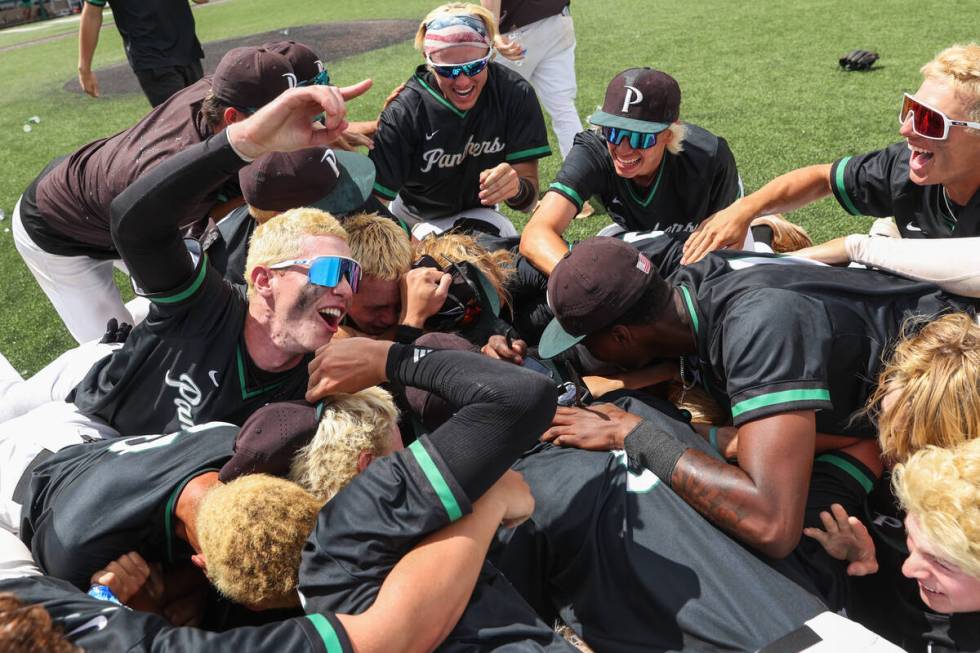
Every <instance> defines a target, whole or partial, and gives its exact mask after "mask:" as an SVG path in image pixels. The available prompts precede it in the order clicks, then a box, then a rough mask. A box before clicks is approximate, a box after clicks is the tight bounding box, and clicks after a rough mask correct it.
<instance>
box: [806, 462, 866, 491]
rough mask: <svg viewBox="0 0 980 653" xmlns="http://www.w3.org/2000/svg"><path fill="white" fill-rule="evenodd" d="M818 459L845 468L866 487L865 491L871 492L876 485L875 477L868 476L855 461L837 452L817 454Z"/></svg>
mask: <svg viewBox="0 0 980 653" xmlns="http://www.w3.org/2000/svg"><path fill="white" fill-rule="evenodd" d="M817 461H819V462H824V463H829V464H831V465H833V466H834V467H839V468H840V469H842V470H844V471H845V472H846V473H847V474H848V475H850V476H853V477H854V480H855V481H857V482H858V483H859V484H860V485H861V487H863V488H864V491H865V492H868V493H870V492H871V488H873V487H874V479H872V478H868V475H867V474H865V473H864V472H863V471H861V469H860V468H858V467H857V465H855V464H854V463H852V462H851V461H849V460H847V459H846V458H842V457H840V456H838V455H836V454H832V453H825V454H823V455H821V456H817Z"/></svg>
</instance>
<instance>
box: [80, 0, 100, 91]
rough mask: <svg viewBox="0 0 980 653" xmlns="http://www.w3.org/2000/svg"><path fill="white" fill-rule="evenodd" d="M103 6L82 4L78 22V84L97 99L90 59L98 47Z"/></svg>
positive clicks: (96, 87)
mask: <svg viewBox="0 0 980 653" xmlns="http://www.w3.org/2000/svg"><path fill="white" fill-rule="evenodd" d="M104 7H105V5H104V4H102V5H97V4H92V3H89V2H83V3H82V15H81V16H80V17H79V21H78V83H79V84H81V85H82V90H83V91H85V93H87V94H88V95H91V96H92V97H99V82H98V80H97V79H96V78H95V73H93V72H92V57H93V56H94V55H95V48H96V47H97V46H98V45H99V30H101V29H102V10H103V8H104Z"/></svg>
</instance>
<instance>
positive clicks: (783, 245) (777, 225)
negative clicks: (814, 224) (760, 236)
mask: <svg viewBox="0 0 980 653" xmlns="http://www.w3.org/2000/svg"><path fill="white" fill-rule="evenodd" d="M756 225H766V226H767V227H769V228H770V229H772V251H774V252H776V253H777V254H783V253H784V252H795V251H796V250H798V249H804V248H806V247H812V246H813V240H812V239H811V238H810V234H808V233H807V232H806V229H804V228H803V227H801V226H800V225H798V224H793V223H792V222H790V221H789V220H787V219H786V218H784V217H783V216H782V214H780V213H773V214H771V215H761V216H759V217H758V218H756V219H755V220H753V221H752V223H751V224H750V225H749V226H750V227H754V226H756Z"/></svg>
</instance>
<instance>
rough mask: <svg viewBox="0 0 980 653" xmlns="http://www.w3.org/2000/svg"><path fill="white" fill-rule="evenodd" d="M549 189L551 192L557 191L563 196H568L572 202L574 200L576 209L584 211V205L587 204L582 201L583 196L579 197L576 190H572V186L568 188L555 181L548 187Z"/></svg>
mask: <svg viewBox="0 0 980 653" xmlns="http://www.w3.org/2000/svg"><path fill="white" fill-rule="evenodd" d="M548 188H549V189H550V190H554V191H557V192H559V193H561V194H562V195H565V196H567V197H568V199H570V200H572V202H574V204H575V208H577V209H578V210H579V211H581V210H582V205H583V204H585V202H584V201H583V200H582V196H581V195H579V194H578V193H577V192H576V190H575V189H574V188H572V187H571V186H566V185H565V184H563V183H561V182H557V181H553V182H551V185H550V186H548Z"/></svg>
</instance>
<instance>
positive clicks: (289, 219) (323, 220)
mask: <svg viewBox="0 0 980 653" xmlns="http://www.w3.org/2000/svg"><path fill="white" fill-rule="evenodd" d="M307 236H334V237H335V238H339V239H341V240H343V241H344V242H347V232H346V231H344V228H343V227H341V226H340V223H339V222H337V218H335V217H333V216H332V215H330V214H329V213H327V212H326V211H321V210H320V209H313V208H309V207H302V208H298V209H290V210H288V211H286V212H284V213H280V214H279V215H277V216H275V217H273V218H270V219H269V220H267V221H266V222H263V223H262V224H260V225H257V226H256V227H255V231H254V232H253V233H252V237H251V238H250V239H249V241H248V256H247V258H246V259H245V281H246V283H247V284H248V296H249V297H251V296H252V293H253V292H254V291H255V288H254V286H253V284H252V270H254V269H255V268H256V267H258V266H260V265H272V264H274V263H279V262H280V261H287V260H289V259H294V258H299V255H300V252H301V251H302V249H303V239H304V238H306V237H307Z"/></svg>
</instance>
